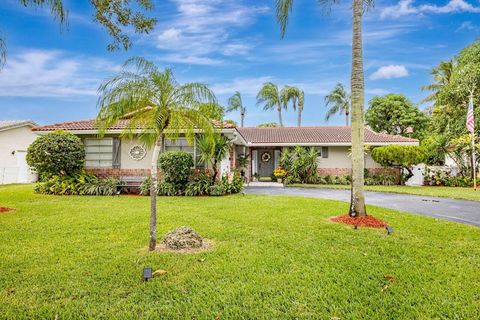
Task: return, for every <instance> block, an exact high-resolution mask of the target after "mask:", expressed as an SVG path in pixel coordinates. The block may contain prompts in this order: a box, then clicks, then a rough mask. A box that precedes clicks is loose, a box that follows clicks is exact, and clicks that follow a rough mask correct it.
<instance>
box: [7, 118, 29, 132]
mask: <svg viewBox="0 0 480 320" xmlns="http://www.w3.org/2000/svg"><path fill="white" fill-rule="evenodd" d="M36 125H37V124H36V123H35V122H33V121H31V120H0V131H5V130H10V129H15V128H19V127H23V126H30V127H35V126H36Z"/></svg>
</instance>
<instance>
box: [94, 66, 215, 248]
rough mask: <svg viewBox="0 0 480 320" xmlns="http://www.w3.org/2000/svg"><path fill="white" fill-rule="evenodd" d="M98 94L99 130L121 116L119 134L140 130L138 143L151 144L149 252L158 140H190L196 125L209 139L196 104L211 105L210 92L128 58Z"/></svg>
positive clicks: (210, 129)
mask: <svg viewBox="0 0 480 320" xmlns="http://www.w3.org/2000/svg"><path fill="white" fill-rule="evenodd" d="M99 93H100V98H99V100H98V105H99V108H100V110H99V113H98V116H97V121H98V123H99V132H100V134H103V133H105V131H106V129H108V128H109V127H111V126H112V125H114V124H115V123H117V122H118V121H119V120H124V121H126V128H125V129H124V131H123V133H122V134H123V135H124V136H127V137H131V136H133V135H135V134H137V133H138V131H139V138H140V139H141V141H142V142H143V143H145V144H146V145H147V146H148V147H152V146H153V152H152V160H151V161H152V162H151V171H150V174H151V179H152V187H151V190H150V241H149V250H154V249H155V246H156V239H157V235H156V225H157V192H156V186H157V180H158V178H157V175H158V157H159V153H160V150H161V146H162V141H163V138H164V137H167V138H169V139H172V140H175V139H177V138H178V136H179V135H180V134H184V135H185V137H186V138H187V140H188V141H189V142H190V143H193V141H194V139H195V131H196V130H197V129H200V130H202V132H203V133H204V135H206V136H209V137H213V134H214V128H213V125H212V123H211V120H210V119H209V118H208V117H206V116H205V115H203V113H202V112H200V111H199V108H200V106H201V105H202V104H203V103H208V102H211V103H215V102H216V98H215V95H214V94H213V92H212V91H210V90H209V89H208V88H207V87H206V86H205V85H203V84H200V83H187V84H184V85H180V84H179V83H178V82H177V81H176V80H175V78H174V76H173V74H172V71H171V70H169V69H166V70H165V71H161V70H159V69H158V68H157V67H156V66H155V65H154V64H153V63H151V62H149V61H147V60H145V59H143V58H132V59H129V60H127V61H126V62H125V63H124V65H123V70H122V71H121V72H120V73H119V74H118V75H116V76H114V77H112V78H111V79H108V80H106V81H105V82H103V83H102V85H101V86H100V87H99Z"/></svg>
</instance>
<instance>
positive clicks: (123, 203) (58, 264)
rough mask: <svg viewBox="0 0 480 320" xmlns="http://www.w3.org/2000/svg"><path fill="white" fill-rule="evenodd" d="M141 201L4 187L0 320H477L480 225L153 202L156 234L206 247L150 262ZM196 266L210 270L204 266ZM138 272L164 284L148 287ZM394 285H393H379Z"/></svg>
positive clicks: (324, 207)
mask: <svg viewBox="0 0 480 320" xmlns="http://www.w3.org/2000/svg"><path fill="white" fill-rule="evenodd" d="M148 205H149V203H148V198H146V197H132V196H121V197H80V196H71V197H61V196H43V195H34V194H33V193H32V186H10V187H0V206H9V207H15V208H16V209H17V211H16V212H10V213H3V214H1V213H0V318H5V319H13V318H24V319H27V318H28V319H31V318H41V319H54V318H57V316H58V319H70V318H104V319H113V318H116V319H127V318H137V319H138V318H142V319H160V318H163V319H297V318H299V319H332V318H333V317H338V318H340V319H406V318H408V319H432V318H438V319H439V318H444V319H447V318H448V319H452V318H456V319H478V317H479V315H480V276H479V274H478V267H479V265H480V237H479V230H480V229H478V228H476V227H472V226H466V225H462V224H456V223H452V222H446V221H440V220H436V219H433V218H428V217H421V216H416V215H410V214H406V213H398V212H395V211H391V210H386V209H381V208H374V207H370V208H369V210H370V213H371V214H373V215H375V216H377V217H379V218H382V219H384V220H386V221H387V222H389V223H390V224H391V225H392V226H393V229H394V233H393V235H391V236H388V235H387V234H386V232H385V230H383V229H364V228H361V229H359V230H354V229H353V228H351V227H349V226H345V225H340V224H334V223H331V222H329V221H328V217H330V216H332V215H338V214H342V213H345V212H346V211H347V207H348V204H346V203H341V202H335V201H326V200H318V199H308V198H294V197H268V196H255V195H245V196H242V195H236V196H229V197H222V198H215V197H211V198H208V197H200V198H159V217H158V222H159V234H164V233H165V232H166V231H167V230H169V229H173V228H175V227H177V226H181V225H189V226H191V227H193V228H195V229H196V230H197V231H198V232H200V233H201V234H202V235H204V236H205V237H207V238H210V239H212V240H214V241H215V250H214V251H211V252H202V253H198V254H191V255H180V254H174V253H155V254H148V253H147V252H146V245H147V239H148ZM203 259H205V260H203ZM144 266H152V267H153V268H163V269H166V270H168V272H169V273H168V274H167V275H166V276H164V277H162V278H155V279H153V280H152V281H149V282H146V283H143V282H141V281H140V275H141V271H142V268H143V267H144ZM385 276H388V277H387V278H390V279H393V281H390V280H388V279H386V278H385Z"/></svg>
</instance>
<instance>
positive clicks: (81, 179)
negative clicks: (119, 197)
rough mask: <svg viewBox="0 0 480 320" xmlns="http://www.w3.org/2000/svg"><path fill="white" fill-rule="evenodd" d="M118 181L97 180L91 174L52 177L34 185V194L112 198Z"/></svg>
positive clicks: (109, 179)
mask: <svg viewBox="0 0 480 320" xmlns="http://www.w3.org/2000/svg"><path fill="white" fill-rule="evenodd" d="M118 184H119V181H118V180H116V179H114V178H107V179H99V178H97V177H96V176H95V175H93V174H91V173H81V174H77V175H75V176H73V177H67V176H52V177H50V178H49V179H47V180H45V181H44V182H40V183H37V184H36V185H35V189H34V190H35V192H36V193H42V194H51V195H92V196H112V195H115V194H116V193H117V187H118Z"/></svg>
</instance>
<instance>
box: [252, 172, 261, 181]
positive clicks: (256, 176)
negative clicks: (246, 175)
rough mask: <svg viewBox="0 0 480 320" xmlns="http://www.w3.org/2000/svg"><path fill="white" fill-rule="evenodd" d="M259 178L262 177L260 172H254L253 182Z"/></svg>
mask: <svg viewBox="0 0 480 320" xmlns="http://www.w3.org/2000/svg"><path fill="white" fill-rule="evenodd" d="M259 178H260V175H259V174H258V172H255V173H254V174H253V182H256V181H258V179H259Z"/></svg>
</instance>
